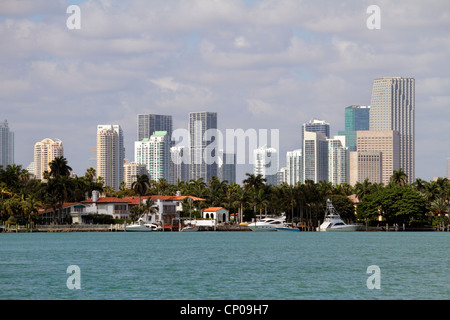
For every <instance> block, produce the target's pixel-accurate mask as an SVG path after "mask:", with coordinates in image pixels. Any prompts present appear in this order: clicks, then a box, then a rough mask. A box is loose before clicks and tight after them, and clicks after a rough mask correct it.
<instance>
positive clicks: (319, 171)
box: [302, 119, 330, 183]
mask: <svg viewBox="0 0 450 320" xmlns="http://www.w3.org/2000/svg"><path fill="white" fill-rule="evenodd" d="M329 137H330V124H329V123H327V122H325V121H323V120H317V119H312V120H311V121H310V122H307V123H304V124H303V125H302V149H303V159H302V161H303V179H302V180H303V182H306V180H312V181H314V182H316V183H318V182H319V181H328V140H327V139H328V138H329Z"/></svg>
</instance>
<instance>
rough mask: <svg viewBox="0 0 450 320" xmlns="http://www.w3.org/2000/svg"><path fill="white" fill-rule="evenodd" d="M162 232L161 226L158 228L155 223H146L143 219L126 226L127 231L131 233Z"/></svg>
mask: <svg viewBox="0 0 450 320" xmlns="http://www.w3.org/2000/svg"><path fill="white" fill-rule="evenodd" d="M161 230H162V228H161V226H158V225H156V224H154V223H146V222H145V221H144V220H143V219H142V218H139V219H138V221H137V222H136V223H133V224H130V225H127V226H125V231H131V232H150V231H161Z"/></svg>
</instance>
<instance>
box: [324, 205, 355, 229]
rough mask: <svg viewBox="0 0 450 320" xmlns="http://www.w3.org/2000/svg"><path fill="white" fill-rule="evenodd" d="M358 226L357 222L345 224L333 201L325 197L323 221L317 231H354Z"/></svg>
mask: <svg viewBox="0 0 450 320" xmlns="http://www.w3.org/2000/svg"><path fill="white" fill-rule="evenodd" d="M358 228H359V225H357V224H346V223H345V222H344V221H343V220H342V219H341V216H340V215H339V214H338V213H337V212H336V209H335V208H334V206H333V203H332V202H331V200H330V199H327V207H326V210H325V219H324V221H323V223H322V224H321V225H320V226H319V227H318V228H317V231H327V232H335V231H356V230H357V229H358Z"/></svg>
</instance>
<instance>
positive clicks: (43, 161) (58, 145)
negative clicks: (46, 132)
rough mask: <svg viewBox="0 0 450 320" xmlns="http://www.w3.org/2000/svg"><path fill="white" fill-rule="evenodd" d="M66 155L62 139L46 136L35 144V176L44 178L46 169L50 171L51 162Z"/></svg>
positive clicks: (40, 178) (39, 178)
mask: <svg viewBox="0 0 450 320" xmlns="http://www.w3.org/2000/svg"><path fill="white" fill-rule="evenodd" d="M63 156H64V148H63V144H62V141H61V140H59V139H55V138H53V139H49V138H46V139H44V140H42V141H40V142H36V144H35V145H34V176H35V177H36V179H38V180H44V171H47V172H50V162H52V161H53V160H54V159H55V158H57V157H63Z"/></svg>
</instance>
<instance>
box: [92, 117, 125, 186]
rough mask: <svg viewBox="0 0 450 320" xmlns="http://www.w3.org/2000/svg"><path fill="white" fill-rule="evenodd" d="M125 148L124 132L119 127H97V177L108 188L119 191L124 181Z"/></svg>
mask: <svg viewBox="0 0 450 320" xmlns="http://www.w3.org/2000/svg"><path fill="white" fill-rule="evenodd" d="M124 159H125V148H124V144H123V132H122V128H121V127H120V126H119V125H98V126H97V177H102V178H103V181H104V183H105V185H106V186H110V187H111V188H113V189H114V190H119V186H120V183H121V182H122V181H123V164H124Z"/></svg>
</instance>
